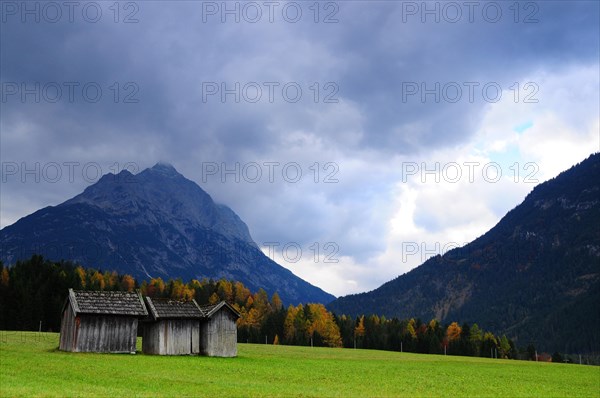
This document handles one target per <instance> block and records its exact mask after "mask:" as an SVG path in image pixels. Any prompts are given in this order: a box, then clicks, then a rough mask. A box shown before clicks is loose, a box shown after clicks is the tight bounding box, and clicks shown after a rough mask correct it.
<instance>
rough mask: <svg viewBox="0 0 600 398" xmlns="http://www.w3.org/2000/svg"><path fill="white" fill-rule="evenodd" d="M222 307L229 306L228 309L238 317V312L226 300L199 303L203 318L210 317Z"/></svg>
mask: <svg viewBox="0 0 600 398" xmlns="http://www.w3.org/2000/svg"><path fill="white" fill-rule="evenodd" d="M223 307H226V308H229V310H230V311H231V312H233V314H234V315H235V316H236V317H238V318H239V317H240V313H239V312H237V311H236V309H235V308H233V307H232V306H231V305H230V304H229V303H227V301H221V302H220V303H218V304H211V305H201V306H200V311H202V313H203V314H204V317H205V318H210V317H212V316H213V315H214V314H215V313H216V312H217V311H219V310H220V309H221V308H223Z"/></svg>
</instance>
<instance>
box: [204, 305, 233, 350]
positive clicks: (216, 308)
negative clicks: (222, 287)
mask: <svg viewBox="0 0 600 398" xmlns="http://www.w3.org/2000/svg"><path fill="white" fill-rule="evenodd" d="M200 309H201V310H202V312H203V315H204V318H203V321H202V323H201V324H200V353H201V354H202V355H208V356H211V357H235V356H237V325H236V321H237V320H238V318H239V317H240V314H239V313H238V312H237V311H236V310H235V308H233V307H232V306H231V305H229V304H227V302H225V301H221V302H220V303H219V304H215V305H207V306H202V307H200Z"/></svg>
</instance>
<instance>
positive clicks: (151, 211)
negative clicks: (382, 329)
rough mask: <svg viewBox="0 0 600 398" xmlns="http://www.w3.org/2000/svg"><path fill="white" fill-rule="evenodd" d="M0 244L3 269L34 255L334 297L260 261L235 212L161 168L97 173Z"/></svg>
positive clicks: (4, 234)
mask: <svg viewBox="0 0 600 398" xmlns="http://www.w3.org/2000/svg"><path fill="white" fill-rule="evenodd" d="M0 247H2V252H1V254H0V259H1V260H2V261H3V262H4V263H5V264H14V263H15V262H16V261H17V260H19V259H26V258H29V257H30V256H31V255H32V254H33V253H36V254H42V255H44V257H47V258H49V259H51V260H61V259H65V260H67V259H68V260H73V261H77V262H79V263H81V264H83V265H85V266H90V267H96V268H100V269H103V270H116V271H118V272H120V273H129V274H131V275H133V276H135V277H136V278H140V279H149V278H150V277H161V278H163V279H165V278H177V277H181V278H182V279H183V280H184V281H186V280H189V279H192V278H195V279H201V278H213V279H217V278H227V279H232V280H236V281H240V282H243V283H244V285H246V286H247V287H248V288H250V289H251V290H254V291H256V290H258V289H259V288H263V289H265V290H266V291H267V293H269V294H272V293H274V292H275V291H277V292H278V293H279V295H280V297H281V299H282V300H283V301H284V302H286V303H290V304H297V303H300V302H320V303H327V302H330V301H331V300H333V299H334V298H335V297H334V296H332V295H330V294H328V293H326V292H324V291H323V290H321V289H319V288H317V287H315V286H313V285H311V284H309V283H308V282H306V281H304V280H302V279H300V278H298V277H297V276H295V275H294V274H292V273H291V272H290V271H289V270H287V269H285V268H283V267H281V266H280V265H278V264H277V263H275V262H274V261H272V260H271V259H269V258H268V257H267V256H265V255H264V254H263V253H262V252H261V251H260V249H259V247H258V246H257V244H256V243H255V242H254V241H253V240H252V237H251V236H250V232H249V231H248V227H247V226H246V224H244V222H243V221H242V220H241V219H240V218H239V217H238V216H237V214H235V212H234V211H233V210H231V209H230V208H228V207H227V206H224V205H221V204H217V203H215V202H214V201H213V200H212V198H211V197H210V195H208V194H207V193H206V192H204V191H203V190H202V189H201V188H200V187H199V186H198V185H197V184H196V183H194V182H193V181H190V180H188V179H186V178H185V177H184V176H182V175H181V174H179V173H178V172H177V170H175V168H173V167H172V166H170V165H168V164H162V163H158V164H157V165H155V166H154V167H152V168H149V169H146V170H143V171H142V172H140V173H138V174H136V175H134V174H131V173H130V172H128V171H122V172H121V173H119V174H116V175H115V174H106V175H104V176H102V178H101V179H100V180H99V181H98V182H97V183H96V184H94V185H91V186H89V187H87V188H86V189H85V191H84V192H83V193H81V194H80V195H77V196H75V197H74V198H72V199H69V200H67V201H66V202H64V203H62V204H60V205H58V206H55V207H52V206H50V207H46V208H43V209H41V210H38V211H36V212H35V213H33V214H31V215H29V216H27V217H24V218H22V219H20V220H18V221H17V222H16V223H14V224H13V225H10V226H7V227H5V228H3V229H2V230H0Z"/></svg>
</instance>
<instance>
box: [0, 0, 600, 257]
mask: <svg viewBox="0 0 600 398" xmlns="http://www.w3.org/2000/svg"><path fill="white" fill-rule="evenodd" d="M13 3H14V4H16V5H17V6H18V7H20V6H21V4H23V3H21V2H13ZM29 3H31V4H36V3H37V4H42V3H40V2H29ZM58 3H59V4H62V3H60V2H58ZM330 3H331V4H336V5H337V6H338V7H339V10H338V11H337V13H335V15H334V16H333V17H334V18H336V19H337V20H338V22H337V23H321V22H322V20H323V18H324V17H325V16H326V15H329V14H328V13H330V12H331V11H332V10H334V9H325V8H322V9H321V14H320V15H319V18H320V23H314V21H313V17H314V15H313V14H311V10H310V9H309V8H308V7H309V6H310V5H311V4H312V2H311V3H308V2H301V3H298V4H300V5H301V6H302V9H303V12H304V13H303V18H302V19H301V20H300V21H299V22H297V23H289V22H286V21H285V20H284V19H283V18H282V17H281V14H275V21H274V22H273V23H271V22H269V21H268V19H267V17H266V14H265V15H263V18H262V19H261V20H260V21H259V22H258V23H248V22H246V21H244V19H243V18H242V19H241V20H240V22H239V23H235V22H233V20H232V18H231V16H230V17H229V19H228V20H227V22H225V23H222V22H221V21H220V15H206V13H204V15H203V9H204V10H205V11H206V8H205V6H206V4H208V3H206V2H204V3H203V2H194V1H182V2H161V1H152V2H141V1H140V2H133V4H135V5H136V6H137V11H136V12H135V13H134V15H132V17H133V18H134V19H137V20H138V21H137V22H136V23H123V19H124V18H125V17H126V16H131V15H130V13H131V12H132V11H135V10H132V9H125V8H124V7H125V6H126V5H127V4H129V3H119V4H120V6H121V7H122V9H121V10H120V11H121V12H120V15H119V22H118V23H115V22H114V14H113V11H112V10H111V9H109V7H110V6H111V5H112V4H113V3H112V2H99V3H95V4H99V5H100V7H101V8H102V11H103V16H102V18H101V20H100V21H99V22H97V23H90V22H88V21H86V20H85V19H83V18H82V17H81V15H80V14H77V13H76V14H75V15H76V17H75V21H74V22H73V23H71V22H69V21H68V20H66V17H65V18H63V19H62V20H60V21H59V22H57V23H49V22H46V21H44V20H43V18H42V20H41V21H40V22H39V23H36V22H34V21H33V20H32V19H31V17H29V19H28V20H27V22H26V23H22V22H21V20H20V15H18V14H17V15H16V16H15V15H7V14H6V13H5V14H3V16H2V17H3V18H4V20H3V22H2V25H1V59H0V69H1V74H2V76H1V79H0V80H1V82H2V84H3V89H5V88H6V87H7V86H6V84H9V83H16V84H17V85H21V84H27V85H28V87H32V85H34V84H35V82H39V83H41V85H42V86H44V84H47V83H50V82H58V84H59V85H63V84H64V83H65V82H77V83H78V84H79V86H78V87H77V89H76V90H75V99H74V100H73V101H69V100H68V95H67V93H66V91H65V92H63V97H62V98H61V100H59V101H58V102H56V103H53V102H51V101H47V100H45V99H44V98H42V100H41V101H40V102H39V103H36V102H35V101H33V100H32V96H28V97H26V99H25V101H24V102H23V101H21V99H20V96H19V94H17V95H15V96H11V97H9V98H8V99H7V100H6V101H3V102H2V104H1V105H2V121H1V122H0V123H1V125H0V127H1V138H0V139H1V142H2V148H1V155H2V160H3V161H14V162H17V163H20V162H27V163H28V164H31V163H35V162H42V163H43V162H51V161H58V162H65V161H80V162H82V163H85V162H99V163H101V164H102V165H103V166H104V171H106V172H107V171H110V170H108V165H110V164H113V163H115V162H117V163H119V164H120V165H123V164H125V163H127V162H134V163H135V164H136V165H137V166H138V167H139V168H140V169H142V168H144V167H148V166H151V165H152V164H153V163H155V161H158V160H165V161H169V162H171V163H173V164H174V165H175V166H176V167H177V168H178V169H179V170H180V171H181V172H182V173H183V174H184V175H186V176H187V177H189V178H192V179H194V180H195V181H197V182H199V183H200V184H201V185H202V186H203V187H205V188H206V189H207V191H209V192H210V193H211V194H212V195H213V196H214V197H215V198H216V199H217V200H220V201H222V202H225V203H227V204H228V205H230V206H231V207H232V208H233V209H234V210H236V211H237V212H238V213H239V214H240V215H241V216H242V218H243V219H244V220H246V221H247V222H248V224H249V225H250V228H251V231H252V232H253V235H254V236H255V238H256V239H257V240H258V241H268V240H273V239H278V240H285V241H299V242H301V243H302V244H305V243H310V242H311V241H314V240H323V241H328V240H336V241H338V242H339V244H340V248H341V250H342V251H343V253H344V254H345V255H351V256H354V257H355V258H358V259H361V260H362V259H364V258H366V257H368V256H370V255H372V254H373V253H375V252H377V251H380V250H382V249H383V248H384V247H385V231H386V228H387V226H386V222H387V220H388V219H389V217H390V214H391V211H392V210H391V209H390V208H389V207H390V204H389V202H386V201H388V200H389V198H390V197H391V194H390V185H391V184H393V182H394V181H397V180H398V177H399V172H398V170H381V169H380V168H378V167H379V166H377V164H381V162H382V159H393V158H394V157H395V156H406V155H414V154H417V153H419V152H422V151H425V150H431V149H434V148H444V147H452V146H455V145H459V144H461V143H464V142H466V141H468V140H469V138H470V137H471V136H472V135H473V134H474V132H475V130H476V128H477V126H478V124H479V123H480V121H481V118H482V112H483V110H484V109H485V108H486V107H487V106H489V102H486V101H485V100H483V99H482V97H481V90H480V88H479V89H476V96H475V100H474V101H473V102H470V101H468V100H467V99H466V98H467V94H466V91H464V92H463V97H462V99H461V100H460V101H458V102H456V103H450V102H448V101H444V100H441V101H439V102H435V101H434V100H433V99H432V96H428V97H426V101H424V102H423V101H421V97H420V94H416V95H413V96H409V97H407V98H404V97H403V90H405V89H406V84H407V83H409V84H410V83H414V84H417V85H418V86H419V85H420V84H421V83H425V84H426V85H427V87H429V88H431V87H433V86H435V84H436V83H440V84H441V85H442V86H443V85H444V84H445V83H448V82H458V84H459V85H460V86H462V87H463V88H464V86H463V85H462V83H463V82H477V83H479V84H480V86H479V87H481V85H483V84H485V83H487V82H495V83H497V84H498V85H499V86H501V87H502V89H504V90H508V87H509V86H510V85H512V84H513V83H514V82H515V81H520V79H523V78H524V77H525V76H528V75H529V74H531V73H532V72H534V71H537V70H550V71H552V70H553V69H554V68H556V67H558V66H561V65H568V64H571V63H575V64H577V63H581V64H588V63H595V62H597V59H598V46H599V44H598V43H599V39H598V20H597V16H598V3H594V2H560V1H552V2H538V3H532V4H537V7H538V9H537V11H536V12H535V14H534V16H533V17H532V18H534V19H537V20H538V22H536V23H524V20H525V19H526V17H527V16H529V15H530V13H531V11H532V10H531V9H526V8H525V7H526V5H527V4H529V3H530V2H529V3H520V14H519V16H518V20H519V22H518V23H515V21H514V15H513V13H512V12H513V11H511V10H510V9H509V6H510V5H511V4H512V2H510V4H509V2H496V3H494V4H497V5H500V7H501V9H502V12H503V16H502V18H500V20H499V21H498V22H496V23H492V22H489V21H487V20H486V19H485V18H484V17H483V16H482V13H481V11H480V10H481V9H483V8H484V7H485V5H486V4H487V3H477V4H479V6H478V9H477V10H478V11H476V12H475V13H474V22H473V23H471V22H469V20H468V17H467V14H466V12H467V10H466V9H465V8H464V7H463V8H462V12H463V15H462V17H461V19H460V21H459V22H457V23H449V22H446V21H445V20H444V18H441V20H440V22H439V23H436V22H435V21H434V18H433V17H432V16H428V17H427V20H426V22H425V23H422V22H421V15H420V13H417V14H416V15H412V14H410V13H408V14H407V11H408V10H409V9H410V8H407V7H408V6H411V5H414V4H416V5H417V6H418V7H421V5H422V4H425V3H422V2H415V3H411V2H369V1H352V2H330ZM11 4H12V3H11ZM81 4H82V7H83V4H85V3H81ZM210 4H217V5H218V6H220V5H222V4H224V3H222V2H217V3H210ZM228 4H229V5H230V6H234V5H235V4H239V5H240V7H243V4H244V3H236V2H228ZM257 4H261V3H257ZM283 4H284V3H281V6H282V7H283ZM320 4H321V6H322V7H325V5H326V4H328V3H320ZM428 4H429V5H430V6H431V7H433V6H434V5H435V4H437V6H438V7H440V9H442V8H443V7H444V4H446V3H439V2H429V3H428ZM456 4H459V5H460V4H463V3H461V2H458V3H456ZM3 10H4V9H3ZM264 11H265V10H264V9H263V12H264ZM534 11H535V10H534ZM446 16H447V15H446ZM203 18H205V19H206V20H207V22H206V23H204V22H203ZM90 82H94V83H96V84H98V85H99V86H100V87H101V89H102V93H103V96H102V98H101V99H100V100H99V101H98V102H93V101H89V100H87V99H86V98H84V97H83V96H82V93H81V87H82V86H83V85H85V84H86V83H90ZM236 82H237V83H240V85H241V86H242V87H243V86H244V85H245V84H247V83H250V82H256V83H257V84H258V85H259V86H261V87H262V89H263V93H262V98H261V100H260V101H258V102H257V103H251V102H249V101H247V100H245V99H244V98H243V97H242V98H241V100H240V101H239V102H235V101H234V99H233V98H234V96H232V95H228V96H226V97H225V99H226V100H225V101H224V102H222V101H221V97H220V93H218V94H215V95H208V96H207V95H206V89H207V87H208V86H207V85H210V87H212V88H214V87H215V86H214V85H216V86H217V87H219V88H221V84H223V83H224V84H225V85H226V86H227V87H228V88H230V89H231V88H232V87H235V83H236ZM269 82H275V83H277V84H278V86H277V87H276V89H275V97H274V100H273V101H272V102H270V101H268V100H267V98H268V89H267V87H266V86H265V84H264V83H269ZM115 83H117V85H116V86H115V85H114V84H115ZM286 83H294V84H297V85H298V86H300V87H301V88H302V90H303V91H302V93H303V95H302V98H301V99H300V100H299V101H298V102H291V101H286V100H285V99H284V98H283V97H282V91H281V88H282V86H284V85H285V84H286ZM315 83H318V84H319V89H320V96H319V100H318V101H315V100H314V98H313V94H314V91H312V90H311V87H314V86H313V85H314V84H315ZM328 83H330V84H332V85H330V86H327V87H328V89H326V88H325V85H326V84H328ZM63 87H64V86H63ZM116 89H118V90H119V91H118V95H117V101H115V100H114V96H115V90H116ZM333 89H336V90H337V91H335V95H333V98H334V99H337V100H338V101H339V102H337V103H335V102H334V103H324V101H323V100H324V96H325V95H326V94H329V93H333V91H332V90H333ZM65 90H66V89H65ZM465 90H466V89H465ZM540 90H543V87H540ZM126 99H128V100H132V101H130V102H128V101H126ZM270 161H279V162H280V163H281V164H284V163H285V162H290V161H293V162H298V163H299V164H301V165H302V167H303V170H304V172H305V174H306V175H307V176H310V170H309V167H310V166H311V165H312V164H313V163H315V162H319V164H320V165H323V164H325V163H327V162H335V163H336V164H337V165H338V166H339V168H340V174H339V176H340V181H339V182H338V183H336V184H331V185H329V186H325V185H323V184H315V183H301V184H290V183H287V182H285V181H283V180H282V178H281V177H280V178H279V179H278V180H277V181H276V182H274V183H269V182H267V181H265V180H264V179H263V180H262V181H260V182H259V183H247V182H244V181H242V182H240V183H234V184H232V183H231V180H230V181H229V182H228V183H222V182H221V181H220V180H215V179H211V180H208V181H206V182H204V181H203V175H202V164H203V163H205V162H216V163H217V164H219V165H220V164H221V162H225V163H226V164H227V166H229V167H232V164H235V163H236V162H238V163H240V164H242V165H243V164H244V163H247V162H259V163H261V162H270ZM356 162H359V163H358V164H357V163H356ZM361 162H362V163H361ZM308 181H309V182H310V179H308ZM63 182H64V181H63ZM89 183H90V182H89V181H85V180H82V179H81V178H79V179H78V180H77V181H76V182H75V183H73V184H71V183H68V188H67V189H66V188H65V185H64V184H60V183H57V184H51V185H45V186H44V187H45V190H46V194H45V195H50V196H46V197H44V200H41V199H40V200H39V201H38V202H39V203H38V202H36V204H28V205H27V206H26V209H23V210H21V211H19V210H18V208H19V206H17V205H14V202H18V201H20V200H22V199H23V198H25V197H30V196H31V194H32V193H33V192H35V191H36V190H38V189H39V188H40V186H37V185H33V186H32V185H31V184H23V183H21V182H19V181H15V180H10V181H8V182H7V183H3V189H2V195H3V205H2V207H3V209H2V211H3V217H7V218H8V219H10V220H11V221H14V217H16V216H23V215H25V214H23V212H26V211H31V210H34V209H35V208H37V207H41V206H44V205H46V204H49V203H52V204H56V203H58V202H60V201H62V200H66V199H67V198H68V197H70V196H72V194H75V193H77V192H79V191H80V190H81V189H83V188H84V187H85V186H86V185H89ZM50 191H52V192H54V194H53V195H52V194H49V193H48V192H50ZM7 192H11V193H10V196H8V195H9V194H7ZM66 193H68V194H66ZM50 198H52V199H50ZM8 201H13V204H12V205H7V204H6V203H7V202H8ZM274 203H277V204H278V205H274ZM8 209H11V210H10V213H9V214H7V211H8ZM299 214H303V215H305V216H304V217H299V216H298V215H299ZM4 225H5V223H4V221H3V226H4Z"/></svg>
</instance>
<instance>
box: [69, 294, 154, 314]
mask: <svg viewBox="0 0 600 398" xmlns="http://www.w3.org/2000/svg"><path fill="white" fill-rule="evenodd" d="M69 301H70V303H71V306H72V308H73V311H74V312H75V313H76V314H98V315H129V316H146V315H148V311H147V310H146V306H145V305H144V302H143V301H142V295H141V294H140V293H139V292H107V291H83V290H73V289H69Z"/></svg>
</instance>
